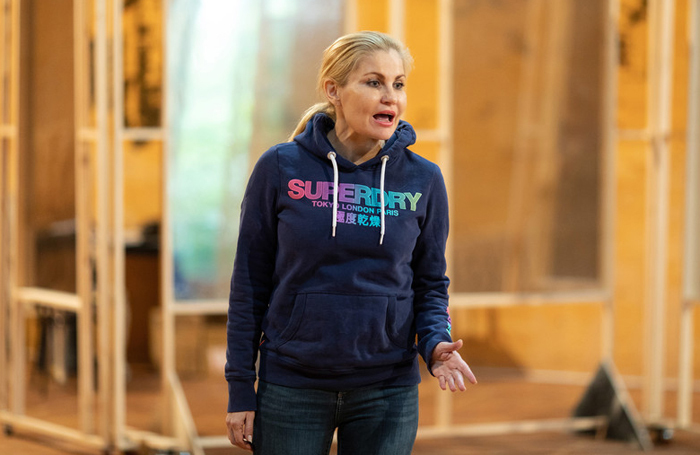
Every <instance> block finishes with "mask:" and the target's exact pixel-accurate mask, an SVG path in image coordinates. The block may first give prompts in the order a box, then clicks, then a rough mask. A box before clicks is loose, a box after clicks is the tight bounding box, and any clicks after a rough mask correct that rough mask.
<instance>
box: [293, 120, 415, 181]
mask: <svg viewBox="0 0 700 455" xmlns="http://www.w3.org/2000/svg"><path fill="white" fill-rule="evenodd" d="M334 126H335V122H334V121H333V119H332V118H330V117H329V116H328V115H327V114H323V113H321V114H316V115H314V116H313V117H311V119H310V120H309V121H308V123H307V124H306V129H305V130H304V131H303V132H302V133H300V134H299V135H297V136H296V137H295V138H294V141H295V142H296V143H298V144H299V145H301V146H302V147H304V148H305V149H307V150H309V151H310V152H311V153H313V154H314V155H316V156H318V157H319V158H321V159H322V160H324V161H327V160H328V157H327V155H328V152H330V151H333V150H334V149H333V146H332V145H331V143H330V141H329V140H328V132H329V131H330V130H332V129H333V128H334ZM415 142H416V132H415V131H414V130H413V127H412V126H411V125H410V124H409V123H408V122H405V121H403V120H399V125H398V126H397V127H396V131H394V134H392V135H391V137H390V138H389V140H388V141H386V144H384V147H382V149H381V150H380V151H379V153H378V154H377V156H375V157H374V158H372V159H371V160H368V161H365V162H364V163H362V164H359V165H357V164H355V163H352V162H351V161H348V160H346V159H345V158H343V157H342V156H340V155H337V156H336V161H337V163H338V168H339V169H341V170H345V171H352V170H355V169H358V168H369V167H373V166H379V165H381V163H382V156H385V155H388V156H389V161H388V165H389V166H391V164H392V162H394V161H395V160H396V159H397V158H398V157H399V156H400V155H401V154H403V151H404V149H405V148H406V147H409V146H411V145H413V144H415Z"/></svg>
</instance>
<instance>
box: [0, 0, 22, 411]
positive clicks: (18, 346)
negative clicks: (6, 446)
mask: <svg viewBox="0 0 700 455" xmlns="http://www.w3.org/2000/svg"><path fill="white" fill-rule="evenodd" d="M4 6H5V8H3V19H5V20H4V21H3V23H4V24H7V20H6V19H7V17H6V14H7V11H8V7H10V8H11V15H12V20H11V27H12V29H13V30H12V31H11V36H12V37H13V39H14V41H15V44H14V46H13V47H15V48H16V49H14V50H12V51H10V52H13V53H15V54H16V55H13V56H12V57H11V61H12V63H11V66H12V65H14V68H12V69H11V72H12V80H11V83H10V87H9V90H10V92H12V91H16V92H17V93H15V94H8V93H5V96H8V95H9V96H10V98H11V100H12V101H11V104H12V106H13V107H12V109H11V111H12V114H11V115H14V122H13V123H14V125H15V128H16V125H17V123H18V121H19V115H18V112H16V111H18V110H19V106H18V95H19V24H20V22H19V19H20V18H19V7H20V5H19V2H17V1H14V2H13V1H5V2H4ZM3 36H7V31H6V30H3ZM3 49H4V52H7V46H6V44H5V43H4V41H3ZM3 60H7V56H6V55H5V56H4V58H3ZM16 133H17V131H15V134H16ZM17 140H18V138H17V136H15V138H14V140H12V141H10V142H9V143H8V142H7V141H6V140H5V138H4V137H3V140H2V141H3V145H2V152H3V154H4V157H3V161H4V164H5V166H6V171H7V172H6V174H5V176H6V177H7V181H6V182H4V185H6V186H5V189H6V191H7V193H6V195H5V196H6V199H5V202H4V206H3V210H4V212H3V218H5V217H7V219H3V223H6V224H5V226H6V227H7V229H6V232H5V241H6V244H5V246H6V250H4V251H5V253H4V257H3V260H4V261H7V262H5V264H4V266H5V270H6V274H7V276H6V279H5V283H6V285H7V289H6V290H5V296H6V298H7V300H6V303H7V305H8V306H9V312H8V313H7V314H8V318H9V323H10V328H9V334H10V340H11V342H10V349H11V354H10V355H11V361H10V365H11V366H12V367H13V368H14V370H12V369H10V370H9V371H13V374H12V377H11V378H9V379H8V381H9V384H8V385H12V388H11V400H12V402H11V404H10V406H11V409H12V411H13V412H15V413H16V414H18V415H23V414H24V403H25V396H26V393H25V387H24V366H25V364H24V361H25V358H26V357H25V352H24V341H23V340H24V331H23V330H22V327H24V313H23V312H22V308H21V303H20V302H19V301H18V299H17V298H16V296H15V295H14V290H15V289H16V288H17V284H18V275H19V274H18V264H19V260H18V259H19V258H18V251H19V245H18V242H17V239H18V237H19V235H18V231H19V215H18V209H19V173H20V170H19V146H18V143H17ZM20 326H21V327H20Z"/></svg>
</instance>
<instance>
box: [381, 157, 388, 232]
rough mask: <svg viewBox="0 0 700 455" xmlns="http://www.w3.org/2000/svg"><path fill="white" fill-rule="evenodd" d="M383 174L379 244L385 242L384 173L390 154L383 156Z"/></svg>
mask: <svg viewBox="0 0 700 455" xmlns="http://www.w3.org/2000/svg"><path fill="white" fill-rule="evenodd" d="M381 159H382V175H381V177H380V179H379V199H380V203H381V206H380V207H379V213H380V219H381V227H380V228H379V244H380V245H381V244H382V243H384V229H385V224H384V174H385V173H386V162H387V161H389V155H383V156H382V158H381Z"/></svg>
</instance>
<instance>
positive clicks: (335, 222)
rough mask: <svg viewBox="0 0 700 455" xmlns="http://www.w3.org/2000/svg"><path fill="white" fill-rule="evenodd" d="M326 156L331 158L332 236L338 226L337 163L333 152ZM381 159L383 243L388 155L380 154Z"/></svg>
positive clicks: (381, 228) (380, 188)
mask: <svg viewBox="0 0 700 455" xmlns="http://www.w3.org/2000/svg"><path fill="white" fill-rule="evenodd" d="M326 156H327V157H328V159H329V160H331V164H333V237H335V229H336V227H337V226H338V163H337V162H336V161H335V152H328V154H327V155H326ZM381 160H382V173H381V177H380V180H379V200H380V207H379V214H380V215H379V216H380V229H379V244H380V245H382V244H383V243H384V232H385V230H386V224H385V223H384V176H385V175H386V162H387V161H389V155H382V158H381Z"/></svg>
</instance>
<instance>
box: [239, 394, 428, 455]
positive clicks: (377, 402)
mask: <svg viewBox="0 0 700 455" xmlns="http://www.w3.org/2000/svg"><path fill="white" fill-rule="evenodd" d="M257 396H258V411H257V413H256V414H255V428H254V430H253V442H254V445H255V452H254V453H255V454H256V455H326V454H328V453H329V451H330V448H331V444H332V442H333V433H334V431H335V429H336V428H337V429H338V455H372V454H377V455H410V453H411V450H412V448H413V442H414V441H415V438H416V431H417V430H418V387H417V386H407V387H380V388H367V389H359V390H351V391H347V392H330V391H325V390H310V389H294V388H289V387H282V386H278V385H274V384H269V383H266V382H263V381H260V384H259V385H258V395H257Z"/></svg>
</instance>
